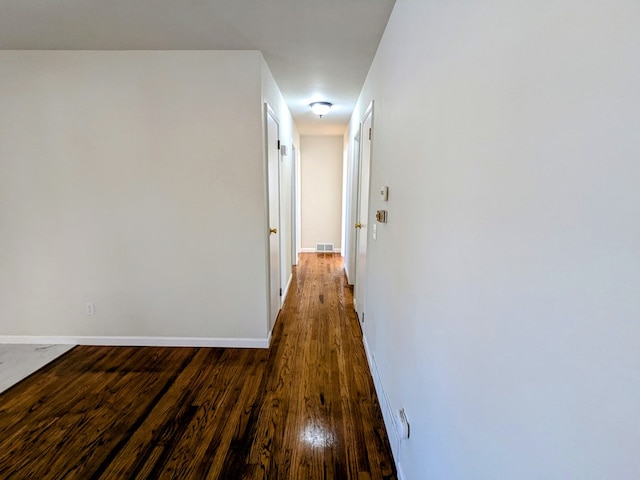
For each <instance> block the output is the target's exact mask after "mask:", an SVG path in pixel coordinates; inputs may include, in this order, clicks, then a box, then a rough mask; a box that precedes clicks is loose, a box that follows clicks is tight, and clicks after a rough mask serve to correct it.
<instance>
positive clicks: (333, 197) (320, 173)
mask: <svg viewBox="0 0 640 480" xmlns="http://www.w3.org/2000/svg"><path fill="white" fill-rule="evenodd" d="M342 164H343V138H342V137H341V136H331V135H327V136H321V135H318V136H311V135H309V136H307V135H303V136H302V137H301V138H300V177H301V180H300V182H301V186H300V190H301V209H302V212H301V217H302V219H301V222H302V225H301V232H302V248H303V249H307V250H313V251H315V248H316V243H333V244H334V248H335V249H339V248H340V247H341V237H342Z"/></svg>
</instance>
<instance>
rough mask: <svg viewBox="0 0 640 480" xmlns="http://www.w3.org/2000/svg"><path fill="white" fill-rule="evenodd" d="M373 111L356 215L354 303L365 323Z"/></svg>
mask: <svg viewBox="0 0 640 480" xmlns="http://www.w3.org/2000/svg"><path fill="white" fill-rule="evenodd" d="M372 120H373V109H372V107H369V110H368V111H367V114H366V116H365V120H364V123H363V124H362V135H361V139H360V152H361V153H360V168H359V181H358V213H357V215H356V218H357V220H356V224H355V225H354V228H355V229H356V284H355V295H354V297H355V298H354V302H355V308H356V312H357V314H358V319H359V320H360V323H361V324H362V323H364V316H365V312H364V309H365V301H366V291H367V286H366V274H367V240H368V236H369V178H370V175H371V141H372V135H373V130H372V127H371V126H372Z"/></svg>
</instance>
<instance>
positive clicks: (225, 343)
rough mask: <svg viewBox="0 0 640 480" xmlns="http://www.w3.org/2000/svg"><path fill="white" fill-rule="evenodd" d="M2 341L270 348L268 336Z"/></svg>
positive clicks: (4, 338)
mask: <svg viewBox="0 0 640 480" xmlns="http://www.w3.org/2000/svg"><path fill="white" fill-rule="evenodd" d="M0 343H24V344H32V343H33V344H53V345H106V346H116V347H125V346H126V347H214V348H269V339H266V338H264V339H263V338H208V337H205V338H202V337H72V336H38V335H0Z"/></svg>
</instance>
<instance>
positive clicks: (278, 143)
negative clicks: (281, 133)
mask: <svg viewBox="0 0 640 480" xmlns="http://www.w3.org/2000/svg"><path fill="white" fill-rule="evenodd" d="M278 150H280V140H278Z"/></svg>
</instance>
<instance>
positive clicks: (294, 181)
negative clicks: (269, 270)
mask: <svg viewBox="0 0 640 480" xmlns="http://www.w3.org/2000/svg"><path fill="white" fill-rule="evenodd" d="M297 163H298V151H297V150H296V146H295V145H292V146H291V265H298V238H297V232H298V165H297Z"/></svg>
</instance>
